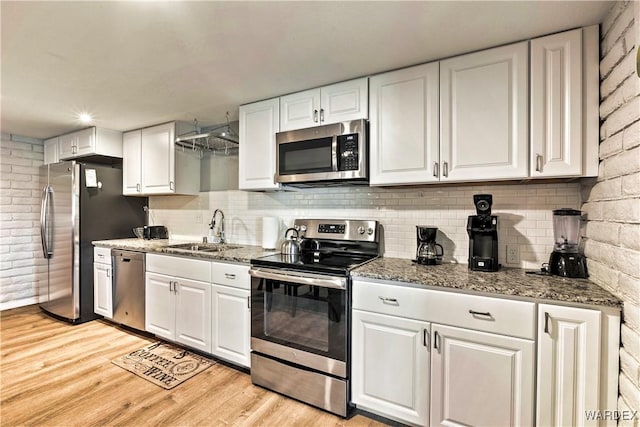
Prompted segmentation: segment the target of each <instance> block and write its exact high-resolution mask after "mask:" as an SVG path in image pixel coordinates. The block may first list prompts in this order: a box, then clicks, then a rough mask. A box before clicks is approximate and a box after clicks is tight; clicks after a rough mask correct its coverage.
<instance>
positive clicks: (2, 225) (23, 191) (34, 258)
mask: <svg viewBox="0 0 640 427" xmlns="http://www.w3.org/2000/svg"><path fill="white" fill-rule="evenodd" d="M43 151H44V150H43V143H42V141H41V140H37V139H32V138H26V137H18V136H16V135H5V134H2V136H1V139H0V310H4V309H7V308H12V307H19V306H23V305H28V304H33V303H35V302H37V299H36V296H37V293H36V292H37V288H36V276H35V275H36V264H37V263H38V262H41V261H40V260H41V259H42V254H41V249H40V234H39V226H40V192H41V191H42V190H41V188H40V184H39V167H40V166H41V165H42V161H43V158H44V154H43Z"/></svg>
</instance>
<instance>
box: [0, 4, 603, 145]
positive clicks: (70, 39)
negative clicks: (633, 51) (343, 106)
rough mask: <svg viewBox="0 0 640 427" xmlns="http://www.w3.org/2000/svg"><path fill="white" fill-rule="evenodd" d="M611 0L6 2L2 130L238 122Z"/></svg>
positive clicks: (577, 21) (574, 22)
mask: <svg viewBox="0 0 640 427" xmlns="http://www.w3.org/2000/svg"><path fill="white" fill-rule="evenodd" d="M612 5H613V3H612V2H607V1H545V2H536V1H497V2H484V1H468V2H462V1H460V2H458V1H444V2H435V1H425V2H421V1H414V2H398V1H392V2H370V1H355V2H272V1H263V2H242V1H241V2H235V1H234V2H222V1H216V2H206V1H205V2H153V1H147V2H126V1H125V2H11V1H2V2H1V3H0V13H1V19H2V27H1V41H2V45H1V48H2V50H1V52H2V62H1V73H2V74H1V84H2V86H1V88H0V90H1V94H2V110H1V123H0V126H1V127H0V129H1V130H2V132H4V133H12V134H17V135H23V136H31V137H36V138H48V137H52V136H56V135H59V134H62V133H65V132H68V131H72V130H75V129H80V128H82V127H86V125H82V124H80V123H79V122H78V121H77V118H76V116H77V113H79V112H81V111H84V110H87V111H89V112H91V113H92V114H93V115H94V117H95V121H94V124H95V125H97V126H102V127H106V128H111V129H117V130H122V131H125V130H131V129H137V128H140V127H144V126H149V125H153V124H156V123H161V122H165V121H170V120H187V121H192V120H193V119H194V118H197V119H198V121H199V122H200V124H202V125H212V124H218V123H223V122H224V121H225V113H226V112H227V111H229V113H230V115H231V118H232V119H236V118H237V115H238V106H239V105H241V104H243V103H248V102H251V101H258V100H261V99H266V98H270V97H273V96H278V95H282V94H286V93H290V92H295V91H299V90H304V89H308V88H312V87H316V86H321V85H324V84H328V83H334V82H338V81H342V80H348V79H351V78H355V77H360V76H365V75H371V74H375V73H379V72H382V71H387V70H391V69H396V68H401V67H405V66H408V65H413V64H418V63H422V62H427V61H430V60H434V59H440V58H444V57H448V56H453V55H457V54H461V53H465V52H470V51H474V50H478V49H483V48H487V47H492V46H496V45H501V44H505V43H509V42H513V41H517V40H522V39H527V38H530V37H534V36H538V35H543V34H548V33H552V32H556V31H560V30H565V29H569V28H574V27H579V26H585V25H590V24H595V23H600V22H602V20H603V18H604V16H605V15H606V13H607V12H608V10H609V9H610V8H611V6H612Z"/></svg>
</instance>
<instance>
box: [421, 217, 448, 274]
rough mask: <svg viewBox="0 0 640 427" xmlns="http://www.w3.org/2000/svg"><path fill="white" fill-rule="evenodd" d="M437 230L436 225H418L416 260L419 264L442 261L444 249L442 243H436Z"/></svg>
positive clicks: (434, 263)
mask: <svg viewBox="0 0 640 427" xmlns="http://www.w3.org/2000/svg"><path fill="white" fill-rule="evenodd" d="M437 232H438V229H437V228H436V227H429V226H425V225H416V240H417V249H416V259H415V262H417V263H418V264H425V265H436V264H441V263H442V256H443V255H444V249H443V248H442V245H439V244H438V243H436V234H437ZM438 248H439V249H440V250H438Z"/></svg>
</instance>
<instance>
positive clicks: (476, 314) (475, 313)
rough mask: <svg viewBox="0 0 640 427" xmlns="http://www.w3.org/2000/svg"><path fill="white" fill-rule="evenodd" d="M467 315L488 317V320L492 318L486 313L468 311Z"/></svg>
mask: <svg viewBox="0 0 640 427" xmlns="http://www.w3.org/2000/svg"><path fill="white" fill-rule="evenodd" d="M469 314H470V315H472V316H483V317H490V318H492V319H493V316H492V315H491V313H490V312H488V311H475V310H469Z"/></svg>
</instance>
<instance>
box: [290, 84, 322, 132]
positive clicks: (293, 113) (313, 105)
mask: <svg viewBox="0 0 640 427" xmlns="http://www.w3.org/2000/svg"><path fill="white" fill-rule="evenodd" d="M319 124H320V89H310V90H305V91H303V92H298V93H292V94H291V95H285V96H281V97H280V131H281V132H284V131H286V130H293V129H302V128H308V127H312V126H318V125H319Z"/></svg>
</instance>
